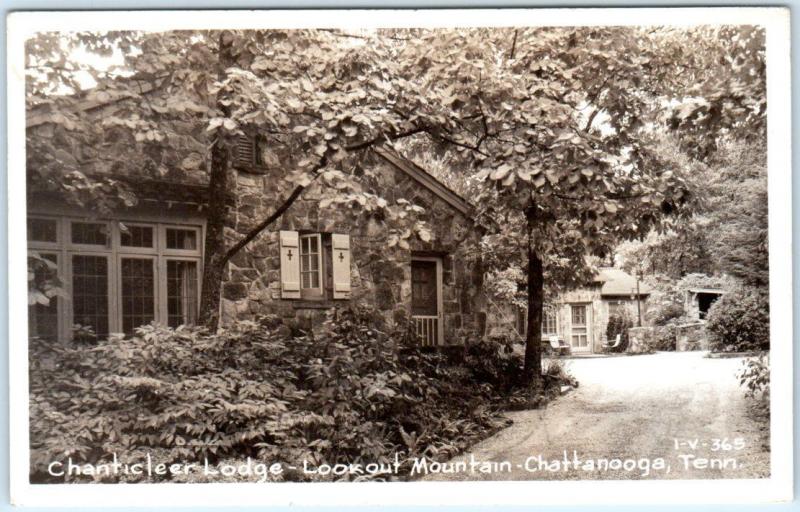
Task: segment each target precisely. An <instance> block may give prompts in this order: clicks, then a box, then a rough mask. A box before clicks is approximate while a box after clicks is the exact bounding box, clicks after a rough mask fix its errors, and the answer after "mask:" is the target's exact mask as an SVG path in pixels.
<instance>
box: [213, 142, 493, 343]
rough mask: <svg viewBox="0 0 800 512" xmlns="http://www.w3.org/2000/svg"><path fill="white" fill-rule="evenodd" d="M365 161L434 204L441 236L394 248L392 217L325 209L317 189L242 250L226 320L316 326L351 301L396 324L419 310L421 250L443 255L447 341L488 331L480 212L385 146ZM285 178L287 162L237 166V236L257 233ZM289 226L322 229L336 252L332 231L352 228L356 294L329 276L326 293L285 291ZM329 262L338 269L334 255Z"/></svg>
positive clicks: (435, 229)
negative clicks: (449, 198) (421, 176)
mask: <svg viewBox="0 0 800 512" xmlns="http://www.w3.org/2000/svg"><path fill="white" fill-rule="evenodd" d="M363 165H364V166H365V167H368V168H369V170H370V172H369V173H368V176H366V175H365V176H364V177H363V181H364V183H365V184H366V185H367V186H366V187H365V188H366V189H368V190H369V191H370V192H373V193H376V194H378V195H380V196H381V197H383V198H385V199H386V200H387V201H389V202H390V203H391V202H393V201H396V200H397V199H406V200H408V201H409V202H411V203H412V204H415V205H418V206H421V207H422V208H424V209H425V212H424V213H423V214H421V215H420V216H419V220H423V221H425V222H426V223H427V226H428V227H429V228H430V229H431V231H432V235H433V236H432V238H431V241H430V242H423V241H422V240H420V239H418V238H416V237H414V238H412V239H409V244H410V250H404V249H401V248H399V247H397V246H395V247H393V248H390V247H389V245H388V240H387V239H388V231H389V227H388V226H387V225H385V224H383V223H381V222H379V221H378V220H376V219H374V218H369V217H367V216H366V215H364V214H359V213H358V212H352V211H342V209H341V208H336V207H330V208H326V209H320V207H319V201H320V195H318V194H314V193H312V192H311V190H310V189H309V190H308V191H307V193H305V194H304V195H302V196H301V197H300V198H299V199H298V200H297V201H296V202H295V203H294V204H293V205H292V206H291V207H290V208H289V210H288V211H287V212H286V213H285V214H284V215H283V216H282V218H281V219H280V220H279V221H278V222H277V224H276V225H275V226H272V227H271V228H268V229H267V230H266V231H265V232H263V233H261V234H260V235H259V236H258V237H257V238H256V239H255V240H254V241H253V242H251V243H250V244H249V245H248V246H247V247H246V248H245V249H244V250H243V251H241V252H240V253H239V254H237V255H236V256H235V257H233V258H232V260H231V262H230V264H229V267H228V270H227V272H226V274H225V277H224V283H223V288H222V290H223V291H222V305H221V309H222V311H221V317H222V320H223V322H229V321H231V320H233V319H249V318H254V317H256V316H258V315H277V316H279V317H280V318H281V319H282V320H283V321H284V323H286V324H288V325H290V326H294V327H297V328H301V329H308V328H312V327H314V326H315V325H317V324H318V323H319V322H321V321H322V320H323V319H324V317H325V313H326V311H328V310H330V309H331V308H334V307H344V306H347V305H349V304H366V305H371V306H374V307H375V308H376V309H377V310H378V312H379V313H380V315H381V316H382V317H383V320H384V321H385V322H386V323H387V324H394V323H397V322H400V321H402V320H404V319H408V318H409V315H410V307H411V260H412V257H413V256H415V255H419V256H438V257H441V258H442V296H443V297H442V298H443V304H442V305H443V311H442V313H443V322H444V341H445V343H446V344H451V343H456V342H458V341H459V338H460V336H458V334H459V333H460V332H462V331H472V332H481V331H482V329H483V326H484V323H485V315H484V314H483V313H482V311H483V310H484V299H483V294H482V276H483V271H482V269H481V266H480V261H479V260H478V259H477V258H475V257H473V256H472V255H471V254H470V252H471V250H472V249H475V248H476V246H477V242H478V237H479V235H478V233H477V231H476V230H475V229H474V227H473V226H472V222H471V220H470V219H469V218H468V217H467V216H465V215H464V214H462V213H461V212H459V211H457V210H456V209H455V208H453V207H452V206H451V205H450V204H448V203H447V202H445V201H444V200H442V199H441V198H440V197H439V196H437V195H436V194H435V193H434V192H432V191H431V190H430V189H428V188H425V187H423V186H421V185H420V183H418V182H416V181H415V180H414V179H413V178H412V177H410V176H409V175H407V174H405V173H404V172H403V171H401V170H400V169H398V168H396V167H395V166H394V165H393V164H392V163H390V162H389V161H386V160H384V159H383V158H382V157H381V156H379V155H378V154H371V155H370V156H369V157H368V158H367V159H366V161H365V162H364V163H363ZM279 179H281V176H279V175H277V171H272V172H268V173H267V174H265V175H254V174H249V173H246V172H242V171H239V172H238V173H237V176H236V180H235V182H236V190H235V193H234V196H235V197H236V205H235V207H233V208H232V209H231V214H230V217H229V219H228V230H227V235H228V236H229V238H230V240H231V241H234V240H236V239H238V238H239V237H241V236H243V235H244V234H245V233H247V232H248V231H249V230H250V229H251V228H252V227H253V225H254V224H255V223H256V222H257V221H258V220H260V219H263V218H264V217H266V216H268V215H269V214H270V213H271V212H272V211H273V210H274V209H275V208H276V207H277V206H278V205H279V204H280V200H281V199H280V197H278V193H277V191H276V189H275V186H274V184H275V183H276V180H279ZM280 230H292V231H298V232H300V233H304V232H308V233H321V234H322V235H323V239H322V240H323V246H325V247H326V254H327V253H328V252H329V251H330V246H329V244H330V241H329V240H328V239H326V238H324V237H325V235H329V234H333V233H339V234H346V235H349V237H350V244H351V248H350V251H351V268H350V283H351V290H352V291H351V294H350V298H349V299H336V300H334V299H333V298H332V293H331V290H330V280H329V279H326V283H327V284H326V289H325V295H324V297H323V298H321V299H317V300H306V299H285V298H281V269H280V265H281V260H280V252H279V251H280V248H279V231H280ZM324 261H325V260H324V259H323V262H324ZM325 266H326V265H325V263H323V267H325ZM325 272H326V274H327V277H328V278H329V277H330V268H329V265H328V268H326V269H325Z"/></svg>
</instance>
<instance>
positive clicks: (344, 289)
mask: <svg viewBox="0 0 800 512" xmlns="http://www.w3.org/2000/svg"><path fill="white" fill-rule="evenodd" d="M278 235H279V241H280V265H281V267H280V270H281V272H280V278H281V290H280V293H281V298H282V299H314V300H324V299H326V298H327V299H331V300H340V299H349V298H350V291H351V290H350V272H351V265H350V236H349V235H346V234H340V233H303V234H300V233H298V232H297V231H281V232H280V233H279V234H278Z"/></svg>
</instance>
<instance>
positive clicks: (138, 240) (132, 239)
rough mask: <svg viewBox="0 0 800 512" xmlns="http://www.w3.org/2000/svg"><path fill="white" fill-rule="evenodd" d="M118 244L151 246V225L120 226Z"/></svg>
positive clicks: (124, 245)
mask: <svg viewBox="0 0 800 512" xmlns="http://www.w3.org/2000/svg"><path fill="white" fill-rule="evenodd" d="M119 236H120V245H122V246H123V247H147V248H150V247H153V227H152V226H135V225H125V229H122V228H120V234H119Z"/></svg>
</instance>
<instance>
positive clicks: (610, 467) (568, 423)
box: [417, 352, 769, 480]
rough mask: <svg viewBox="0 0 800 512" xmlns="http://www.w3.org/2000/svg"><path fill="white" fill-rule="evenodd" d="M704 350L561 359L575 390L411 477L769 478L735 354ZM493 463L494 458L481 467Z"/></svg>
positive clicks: (762, 438)
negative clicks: (712, 356)
mask: <svg viewBox="0 0 800 512" xmlns="http://www.w3.org/2000/svg"><path fill="white" fill-rule="evenodd" d="M704 356H705V353H700V352H679V353H669V352H662V353H657V354H652V355H641V356H631V357H608V358H587V359H571V360H567V361H566V363H567V367H568V369H569V371H570V372H571V373H572V374H573V375H575V377H577V379H578V380H579V381H580V387H579V388H578V389H577V390H575V391H572V392H570V393H568V394H567V395H565V396H563V397H561V398H559V399H557V400H556V401H555V402H554V403H552V404H551V405H550V406H549V407H547V408H546V409H542V410H531V411H521V412H513V413H509V417H511V418H512V419H513V420H514V425H512V426H511V427H509V428H507V429H505V430H503V431H501V432H499V433H498V434H497V435H495V436H493V437H491V438H489V439H486V440H485V441H483V442H481V443H479V444H477V445H476V446H474V447H473V449H472V451H470V452H469V453H467V454H464V455H462V456H460V457H457V458H456V459H453V460H452V461H451V464H452V465H451V466H448V465H447V464H445V465H442V466H435V465H430V464H426V468H427V470H426V469H424V468H423V467H422V466H420V467H419V468H418V469H419V470H420V471H419V473H418V474H417V476H418V477H422V478H424V479H426V480H575V479H640V478H647V479H651V478H655V479H662V478H678V479H687V478H757V477H765V476H768V471H769V469H768V468H769V453H768V446H766V439H765V436H764V434H762V433H761V432H760V430H759V423H758V422H757V421H756V420H755V419H754V418H753V417H752V415H751V414H750V413H749V412H748V408H747V404H746V399H745V398H744V395H743V393H742V390H741V388H740V387H739V386H738V381H737V379H736V378H735V374H736V372H737V371H738V369H739V368H740V367H741V364H742V363H741V361H742V360H741V358H730V359H709V358H706V357H704ZM676 442H677V443H679V444H677V445H676ZM565 454H566V455H565ZM576 457H577V459H578V460H577V461H576V460H575V458H576ZM565 460H566V461H567V462H565ZM490 461H491V462H493V463H495V464H487V463H488V462H490ZM659 461H661V463H660V462H659ZM662 463H663V465H662ZM432 470H435V471H432ZM484 471H485V472H484Z"/></svg>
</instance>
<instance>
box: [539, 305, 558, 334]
mask: <svg viewBox="0 0 800 512" xmlns="http://www.w3.org/2000/svg"><path fill="white" fill-rule="evenodd" d="M557 333H558V324H557V321H556V310H555V308H553V307H549V306H545V307H543V308H542V336H551V335H554V334H557Z"/></svg>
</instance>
